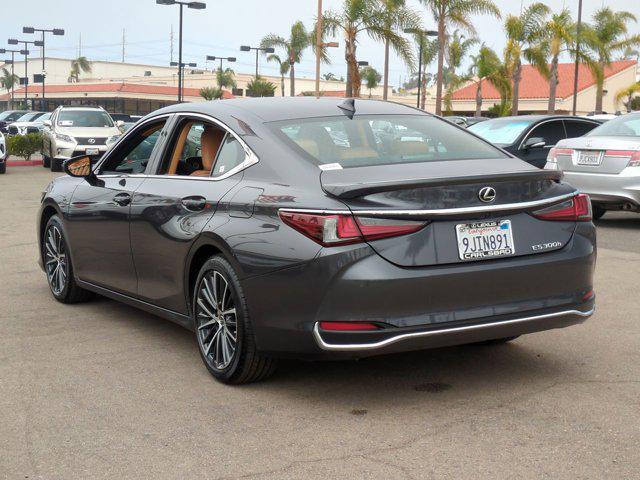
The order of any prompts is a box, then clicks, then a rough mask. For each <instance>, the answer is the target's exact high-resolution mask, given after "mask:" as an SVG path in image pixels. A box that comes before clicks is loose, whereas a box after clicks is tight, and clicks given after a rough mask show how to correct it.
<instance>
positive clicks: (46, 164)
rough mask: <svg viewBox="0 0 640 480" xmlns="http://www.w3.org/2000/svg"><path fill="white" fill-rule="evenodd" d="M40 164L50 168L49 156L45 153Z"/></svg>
mask: <svg viewBox="0 0 640 480" xmlns="http://www.w3.org/2000/svg"><path fill="white" fill-rule="evenodd" d="M42 166H43V167H44V168H51V158H50V157H47V156H46V155H44V154H43V155H42Z"/></svg>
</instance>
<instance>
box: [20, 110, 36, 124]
mask: <svg viewBox="0 0 640 480" xmlns="http://www.w3.org/2000/svg"><path fill="white" fill-rule="evenodd" d="M38 115H40V112H29V113H25V114H24V115H22V116H21V117H20V118H18V120H16V122H30V121H31V120H32V119H34V118H36V117H38Z"/></svg>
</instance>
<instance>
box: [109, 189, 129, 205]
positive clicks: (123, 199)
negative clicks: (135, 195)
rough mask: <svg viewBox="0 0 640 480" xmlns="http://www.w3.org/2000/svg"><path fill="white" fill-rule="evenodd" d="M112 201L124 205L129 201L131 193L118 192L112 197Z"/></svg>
mask: <svg viewBox="0 0 640 480" xmlns="http://www.w3.org/2000/svg"><path fill="white" fill-rule="evenodd" d="M113 201H114V203H117V204H118V205H120V206H121V207H126V206H127V205H129V204H130V203H131V194H129V193H124V192H123V193H118V194H117V195H116V196H115V197H113Z"/></svg>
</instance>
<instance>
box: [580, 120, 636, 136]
mask: <svg viewBox="0 0 640 480" xmlns="http://www.w3.org/2000/svg"><path fill="white" fill-rule="evenodd" d="M585 136H586V137H604V136H610V137H640V115H623V116H621V117H617V118H614V119H613V120H609V121H608V122H607V123H603V124H602V125H600V126H599V127H597V128H594V129H593V130H591V131H590V132H589V133H587V134H586V135H585Z"/></svg>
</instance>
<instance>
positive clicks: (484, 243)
mask: <svg viewBox="0 0 640 480" xmlns="http://www.w3.org/2000/svg"><path fill="white" fill-rule="evenodd" d="M456 237H457V239H458V255H459V256H460V260H482V259H489V258H497V257H508V256H510V255H515V253H516V251H515V248H514V244H513V230H512V229H511V220H498V221H491V222H475V223H460V224H458V225H456Z"/></svg>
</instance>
